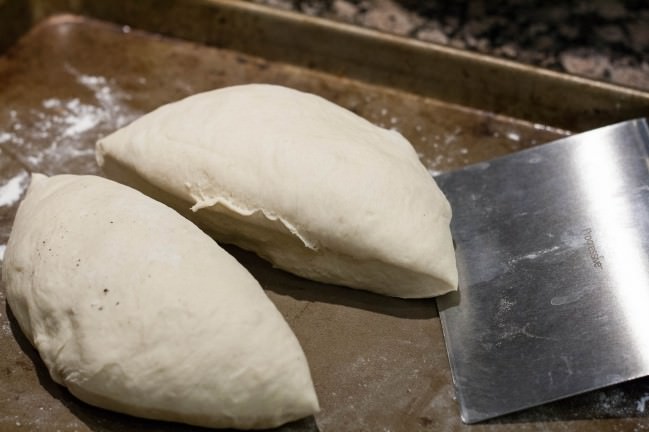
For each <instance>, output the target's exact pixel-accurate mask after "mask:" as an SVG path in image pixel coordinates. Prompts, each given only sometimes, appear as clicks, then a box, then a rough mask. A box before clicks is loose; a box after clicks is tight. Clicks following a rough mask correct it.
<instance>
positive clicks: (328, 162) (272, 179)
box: [97, 84, 457, 297]
mask: <svg viewBox="0 0 649 432" xmlns="http://www.w3.org/2000/svg"><path fill="white" fill-rule="evenodd" d="M97 160H98V162H99V164H100V165H101V166H102V167H103V169H104V172H105V173H106V174H107V175H108V176H109V177H111V178H114V179H116V180H118V181H120V182H123V183H125V184H128V185H131V186H133V187H136V188H138V189H140V190H142V191H143V192H145V193H147V194H149V195H151V196H153V197H155V198H156V199H158V200H161V201H163V202H165V203H167V204H169V205H171V206H173V207H174V208H176V209H177V210H178V211H180V212H181V213H183V214H184V215H185V216H187V217H189V218H190V219H191V220H193V221H195V222H196V223H198V224H199V225H200V226H201V227H203V228H205V229H207V230H208V231H209V232H210V233H211V234H212V235H213V236H214V237H215V238H216V239H217V240H219V241H223V242H227V243H234V244H236V245H238V246H240V247H242V248H244V249H248V250H252V251H255V252H256V253H257V254H259V255H260V256H262V257H264V258H266V259H268V260H269V261H271V262H272V263H273V264H274V265H275V266H277V267H279V268H282V269H285V270H288V271H290V272H293V273H296V274H298V275H301V276H304V277H307V278H311V279H315V280H318V281H323V282H329V283H335V284H340V285H347V286H350V287H354V288H361V289H366V290H370V291H375V292H378V293H382V294H387V295H391V296H397V297H430V296H435V295H438V294H442V293H445V292H447V291H451V290H454V289H456V287H457V269H456V265H455V254H454V250H453V244H452V239H451V233H450V228H449V224H450V219H451V209H450V206H449V203H448V201H447V200H446V198H445V197H444V195H443V194H442V192H441V191H440V190H439V188H438V187H437V185H436V184H435V181H434V180H433V178H432V177H431V176H430V174H429V173H428V171H427V170H426V168H425V167H424V166H423V165H422V164H421V162H420V161H419V159H418V157H417V154H416V152H415V151H414V149H413V148H412V146H411V145H410V143H409V142H408V141H407V140H406V139H405V138H404V137H403V136H401V135H400V134H399V133H397V132H396V131H391V130H386V129H382V128H379V127H377V126H374V125H372V124H371V123H369V122H368V121H366V120H364V119H363V118H361V117H359V116H357V115H355V114H353V113H352V112H350V111H348V110H345V109H343V108H341V107H339V106H337V105H335V104H333V103H331V102H328V101H327V100H325V99H323V98H321V97H318V96H315V95H312V94H308V93H302V92H299V91H296V90H292V89H288V88H285V87H280V86H273V85H263V84H251V85H244V86H235V87H229V88H224V89H220V90H216V91H211V92H207V93H202V94H197V95H194V96H191V97H189V98H186V99H184V100H181V101H179V102H176V103H172V104H169V105H165V106H163V107H161V108H158V109H157V110H155V111H153V112H151V113H149V114H147V115H145V116H143V117H141V118H140V119H138V120H136V121H135V122H133V123H132V124H130V125H128V126H127V127H125V128H123V129H120V130H118V131H117V132H115V133H113V134H112V135H110V136H108V137H106V138H104V139H102V140H100V141H99V142H98V143H97ZM190 208H191V211H190Z"/></svg>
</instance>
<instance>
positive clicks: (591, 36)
mask: <svg viewBox="0 0 649 432" xmlns="http://www.w3.org/2000/svg"><path fill="white" fill-rule="evenodd" d="M254 1H255V2H257V3H263V4H267V5H270V6H274V7H278V8H282V9H293V10H296V11H299V12H302V13H305V14H308V15H315V16H320V17H323V18H327V19H333V20H338V21H344V22H348V23H353V24H356V25H360V26H365V27H371V28H375V29H378V30H382V31H386V32H391V33H395V34H398V35H402V36H407V37H412V38H417V39H420V40H423V41H428V42H432V43H436V44H442V45H450V46H453V47H456V48H461V49H467V50H470V51H477V52H481V53H485V54H489V55H494V56H497V57H501V58H506V59H510V60H515V61H518V62H521V63H526V64H531V65H536V66H540V67H544V68H548V69H553V70H557V71H561V72H567V73H570V74H575V75H582V76H586V77H589V78H594V79H599V80H604V81H609V82H613V83H616V84H622V85H626V86H631V87H636V88H640V89H646V90H649V3H648V2H646V1H643V0H612V1H607V0H596V1H583V0H570V1H567V2H563V3H562V4H553V3H551V2H544V1H540V0H506V1H499V2H487V1H485V0H478V1H475V0H474V1H466V0H465V1H457V2H448V1H442V0H430V1H425V2H422V1H415V0H254Z"/></svg>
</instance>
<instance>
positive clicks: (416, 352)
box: [0, 16, 649, 431]
mask: <svg viewBox="0 0 649 432" xmlns="http://www.w3.org/2000/svg"><path fill="white" fill-rule="evenodd" d="M257 42H258V41H257ZM246 82H270V83H279V84H283V85H288V86H291V87H295V88H299V89H302V90H307V91H311V92H314V93H317V94H320V95H322V96H324V97H326V98H328V99H330V100H332V101H333V102H336V103H338V104H340V105H342V106H345V107H347V108H349V109H351V110H353V111H355V112H357V113H359V114H360V115H362V116H364V117H366V118H368V119H369V120H371V121H373V122H375V123H377V124H380V125H383V126H386V127H394V128H396V129H398V130H400V131H401V132H402V133H403V134H404V135H405V136H406V137H408V138H409V139H410V140H411V141H412V142H413V144H414V146H415V147H416V149H417V151H418V152H419V153H420V155H421V159H422V161H423V162H424V164H425V165H426V166H427V167H428V168H429V169H430V170H431V172H437V171H442V170H448V169H452V168H456V167H460V166H463V165H465V164H468V163H472V162H477V161H480V160H484V159H487V158H491V157H494V156H498V155H502V154H506V153H510V152H512V151H515V150H518V149H522V148H525V147H528V146H531V145H535V144H538V143H541V142H545V141H549V140H552V139H555V138H557V137H559V136H561V135H562V134H564V132H561V131H558V130H555V129H552V128H547V127H545V126H544V125H539V124H533V123H530V122H526V121H524V120H515V119H513V118H509V117H504V116H500V115H497V114H494V113H492V112H486V111H476V110H472V109H469V108H466V107H464V106H462V105H452V104H447V103H444V102H442V101H440V100H437V99H434V98H430V97H421V96H417V95H416V94H413V93H408V92H404V91H400V90H397V89H394V88H390V87H385V86H379V85H372V84H368V83H365V82H362V81H354V80H351V79H347V78H342V77H341V76H339V75H331V74H326V73H323V72H320V71H318V70H314V69H312V68H311V69H309V68H303V67H299V66H294V65H289V64H284V63H280V62H276V61H269V60H267V59H264V58H262V57H253V56H250V55H246V54H243V53H241V52H236V51H229V50H225V49H219V48H214V47H206V46H202V45H200V44H193V43H189V42H182V41H179V40H172V39H165V38H163V37H160V36H158V35H154V34H147V33H141V32H138V31H135V30H132V29H130V28H124V27H121V26H116V25H112V24H107V23H102V22H97V21H92V20H89V19H85V18H79V17H74V16H58V17H54V18H51V19H49V20H47V21H45V22H43V23H41V24H40V25H38V26H36V27H35V28H33V29H32V30H31V31H30V32H29V33H27V34H26V35H24V36H23V37H22V38H21V39H20V40H19V42H18V43H16V44H15V45H14V46H13V47H12V48H11V49H10V50H9V51H8V52H7V53H6V54H5V55H4V56H2V57H0V83H1V84H0V168H1V169H0V185H1V186H0V204H1V206H0V244H4V243H6V239H7V237H8V235H9V232H10V229H11V224H12V220H13V217H14V214H15V210H16V206H17V203H18V201H19V199H20V196H21V194H22V192H23V191H24V188H25V187H26V185H27V182H28V173H29V172H36V171H39V172H44V173H47V174H56V173H64V172H67V173H97V167H96V165H95V163H94V156H93V146H94V142H95V140H96V139H97V138H98V137H100V136H102V135H104V134H106V133H108V132H110V131H112V130H114V129H115V128H117V127H119V126H121V125H123V124H126V123H128V122H129V121H131V120H132V119H134V118H136V117H137V116H139V115H141V114H142V113H144V112H147V111H148V110H151V109H153V108H155V107H157V106H158V105H160V104H162V103H165V102H168V101H172V100H175V99H178V98H181V97H183V96H186V95H189V94H192V93H195V92H199V91H202V90H207V89H212V88H217V87H222V86H226V85H231V84H237V83H246ZM230 250H231V252H232V253H233V254H234V255H235V256H236V257H237V258H238V259H240V261H241V262H242V263H243V264H244V265H246V267H248V268H249V270H250V271H251V272H252V273H253V274H254V275H255V276H256V277H257V279H258V280H259V281H260V282H261V284H262V286H263V287H264V288H265V289H266V290H267V293H268V294H269V296H270V298H271V299H272V300H273V302H275V304H276V305H277V306H278V308H279V309H280V311H281V312H282V313H283V314H284V316H285V317H286V319H287V320H288V322H289V324H290V325H291V327H292V328H293V330H294V331H295V333H296V334H297V337H298V339H299V340H300V342H301V344H302V346H303V348H304V350H305V353H306V355H307V357H308V359H309V363H310V366H311V369H312V373H313V378H314V381H315V385H316V390H317V392H318V395H319V398H320V402H321V406H322V411H321V413H319V414H318V415H317V416H315V418H311V419H306V420H304V421H301V422H298V423H296V424H293V425H289V426H286V427H284V428H283V430H295V431H315V430H320V431H338V430H372V431H374V430H391V431H417V430H449V431H456V430H465V429H467V430H468V427H467V426H464V425H463V424H462V423H461V422H460V419H459V410H458V407H457V404H456V402H455V400H454V394H453V387H452V382H451V375H450V371H449V366H448V360H447V358H446V351H445V348H444V342H443V339H442V333H441V329H440V323H439V318H438V315H437V311H436V308H435V303H434V301H432V300H421V301H405V300H398V299H391V298H386V297H381V296H378V295H372V294H369V293H364V292H359V291H353V290H348V289H344V288H339V287H334V286H328V285H323V284H317V283H314V282H309V281H306V280H303V279H300V278H297V277H294V276H292V275H289V274H286V273H283V272H281V271H277V270H275V269H272V268H271V267H270V266H269V265H268V264H266V263H265V262H263V261H262V260H260V259H258V258H256V257H255V256H254V255H251V254H249V253H246V252H242V251H240V250H237V249H234V248H231V249H230ZM0 305H2V306H0V315H1V316H0V325H1V327H0V374H2V378H1V379H0V429H1V430H35V431H37V430H43V431H45V430H47V431H50V430H61V431H74V430H78V431H91V430H94V431H117V430H120V431H122V430H126V431H128V430H149V431H165V430H198V429H197V428H192V427H188V426H182V425H175V424H166V423H162V422H155V421H148V420H141V419H136V418H132V417H129V416H124V415H120V414H115V413H111V412H108V411H105V410H101V409H98V408H94V407H91V406H88V405H86V404H84V403H82V402H80V401H78V400H76V399H75V398H74V397H72V396H71V395H70V394H69V393H68V392H67V391H66V390H65V389H63V388H61V387H60V386H57V385H56V384H54V383H53V382H52V380H51V379H50V378H49V376H48V374H47V371H46V369H45V368H44V366H43V363H42V362H41V361H40V359H39V357H38V354H37V353H36V352H35V351H34V350H33V349H32V348H31V347H30V346H29V344H28V343H27V341H26V340H25V338H24V336H23V335H22V334H21V332H20V330H19V329H18V327H17V325H16V323H15V320H14V319H13V318H12V317H11V312H10V310H9V308H8V307H7V305H6V301H5V297H4V287H2V288H0ZM647 394H649V389H648V385H647V383H646V382H639V383H633V384H631V385H627V386H622V387H617V388H614V389H611V390H609V391H605V392H599V393H595V394H593V395H589V396H587V397H583V398H577V399H573V400H571V401H567V402H563V403H560V404H555V405H551V406H549V407H545V408H543V409H538V410H533V411H528V412H526V413H523V414H519V415H517V416H509V417H506V418H503V419H500V420H497V421H494V422H491V423H487V424H482V425H478V426H475V427H471V430H475V431H488V430H494V431H519V430H551V431H554V430H557V431H558V430H567V429H570V430H578V431H579V430H581V431H586V430H601V429H611V430H612V429H615V430H629V431H631V430H638V428H641V427H644V426H645V425H646V424H647V422H646V421H645V420H646V419H645V418H644V417H642V416H641V412H644V405H643V404H644V403H645V402H646V400H645V399H643V398H645V397H646V395H647ZM643 401H644V402H643ZM641 408H642V409H641Z"/></svg>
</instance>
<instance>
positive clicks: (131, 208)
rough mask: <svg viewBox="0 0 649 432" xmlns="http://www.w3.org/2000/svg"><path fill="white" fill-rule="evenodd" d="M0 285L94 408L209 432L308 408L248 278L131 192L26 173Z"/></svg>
mask: <svg viewBox="0 0 649 432" xmlns="http://www.w3.org/2000/svg"><path fill="white" fill-rule="evenodd" d="M2 277H3V280H4V281H5V284H6V287H7V300H8V302H9V305H10V307H11V310H12V311H13V313H14V315H15V317H16V319H17V321H18V323H19V325H20V327H21V329H22V330H23V332H24V333H25V335H26V336H27V337H28V338H29V340H30V341H31V343H32V344H33V345H34V346H35V347H36V349H37V350H38V352H39V353H40V355H41V357H42V359H43V361H44V362H45V364H46V366H47V368H48V370H49V372H50V375H51V376H52V378H53V379H54V381H56V382H57V383H59V384H61V385H64V386H66V387H67V388H68V389H69V390H70V392H72V394H74V395H75V396H77V397H78V398H79V399H81V400H83V401H85V402H88V403H90V404H92V405H96V406H100V407H103V408H107V409H111V410H115V411H120V412H123V413H127V414H132V415H135V416H141V417H147V418H153V419H161V420H170V421H178V422H184V423H189V424H194V425H200V426H207V427H219V428H220V427H235V428H267V427H273V426H277V425H280V424H282V423H285V422H288V421H291V420H295V419H298V418H301V417H304V416H307V415H310V414H313V413H314V412H316V411H317V410H318V402H317V398H316V394H315V391H314V388H313V384H312V382H311V376H310V373H309V369H308V366H307V362H306V359H305V357H304V354H303V352H302V349H301V348H300V345H299V343H298V341H297V339H296V338H295V336H294V335H293V333H292V331H291V330H290V328H289V327H288V325H287V324H286V322H285V321H284V319H283V317H282V316H281V314H280V313H279V312H278V311H277V309H276V308H275V307H274V305H273V304H272V303H271V301H270V300H269V299H268V297H266V295H265V293H264V292H263V290H262V288H261V287H260V286H259V284H258V283H257V282H256V281H255V279H254V278H253V277H252V276H251V275H250V274H249V273H248V272H247V271H246V269H245V268H244V267H242V266H241V265H240V264H239V263H238V262H237V261H236V260H235V259H234V258H232V256H230V255H229V254H228V253H226V252H225V251H224V250H223V249H221V248H220V247H219V246H218V245H217V244H216V243H215V242H214V241H213V240H212V239H211V238H210V237H208V236H207V235H206V234H204V233H203V232H202V231H200V230H199V229H198V228H197V227H196V226H195V225H194V224H192V223H191V222H189V221H187V220H186V219H185V218H183V217H181V216H180V215H179V214H178V213H176V212H175V211H173V210H172V209H170V208H169V207H167V206H165V205H163V204H161V203H158V202H156V201H154V200H152V199H150V198H148V197H146V196H144V195H142V194H141V193H139V192H137V191H136V190H133V189H131V188H129V187H126V186H123V185H121V184H119V183H115V182H112V181H110V180H107V179H103V178H100V177H95V176H72V175H60V176H55V177H51V178H47V177H45V176H43V175H39V174H34V175H33V177H32V183H31V185H30V187H29V189H28V192H27V195H26V197H25V199H24V201H23V202H22V203H21V205H20V207H19V209H18V214H17V215H16V220H15V223H14V226H13V230H12V232H11V236H10V239H9V242H8V245H7V249H6V253H5V258H4V264H3V268H2Z"/></svg>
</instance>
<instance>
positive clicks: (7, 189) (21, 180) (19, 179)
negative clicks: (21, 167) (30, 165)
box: [0, 171, 29, 252]
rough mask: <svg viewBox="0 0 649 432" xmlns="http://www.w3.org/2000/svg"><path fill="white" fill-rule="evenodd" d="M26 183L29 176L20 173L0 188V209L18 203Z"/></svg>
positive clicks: (25, 173)
mask: <svg viewBox="0 0 649 432" xmlns="http://www.w3.org/2000/svg"><path fill="white" fill-rule="evenodd" d="M28 181H29V174H28V173H27V172H25V171H22V172H21V173H20V174H18V175H16V176H14V177H12V178H11V179H9V181H8V182H6V183H5V184H3V185H2V186H0V207H7V206H12V205H14V204H15V203H16V202H18V200H20V197H21V196H22V194H23V192H24V191H25V188H26V187H27V183H28ZM3 252H4V251H3Z"/></svg>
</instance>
